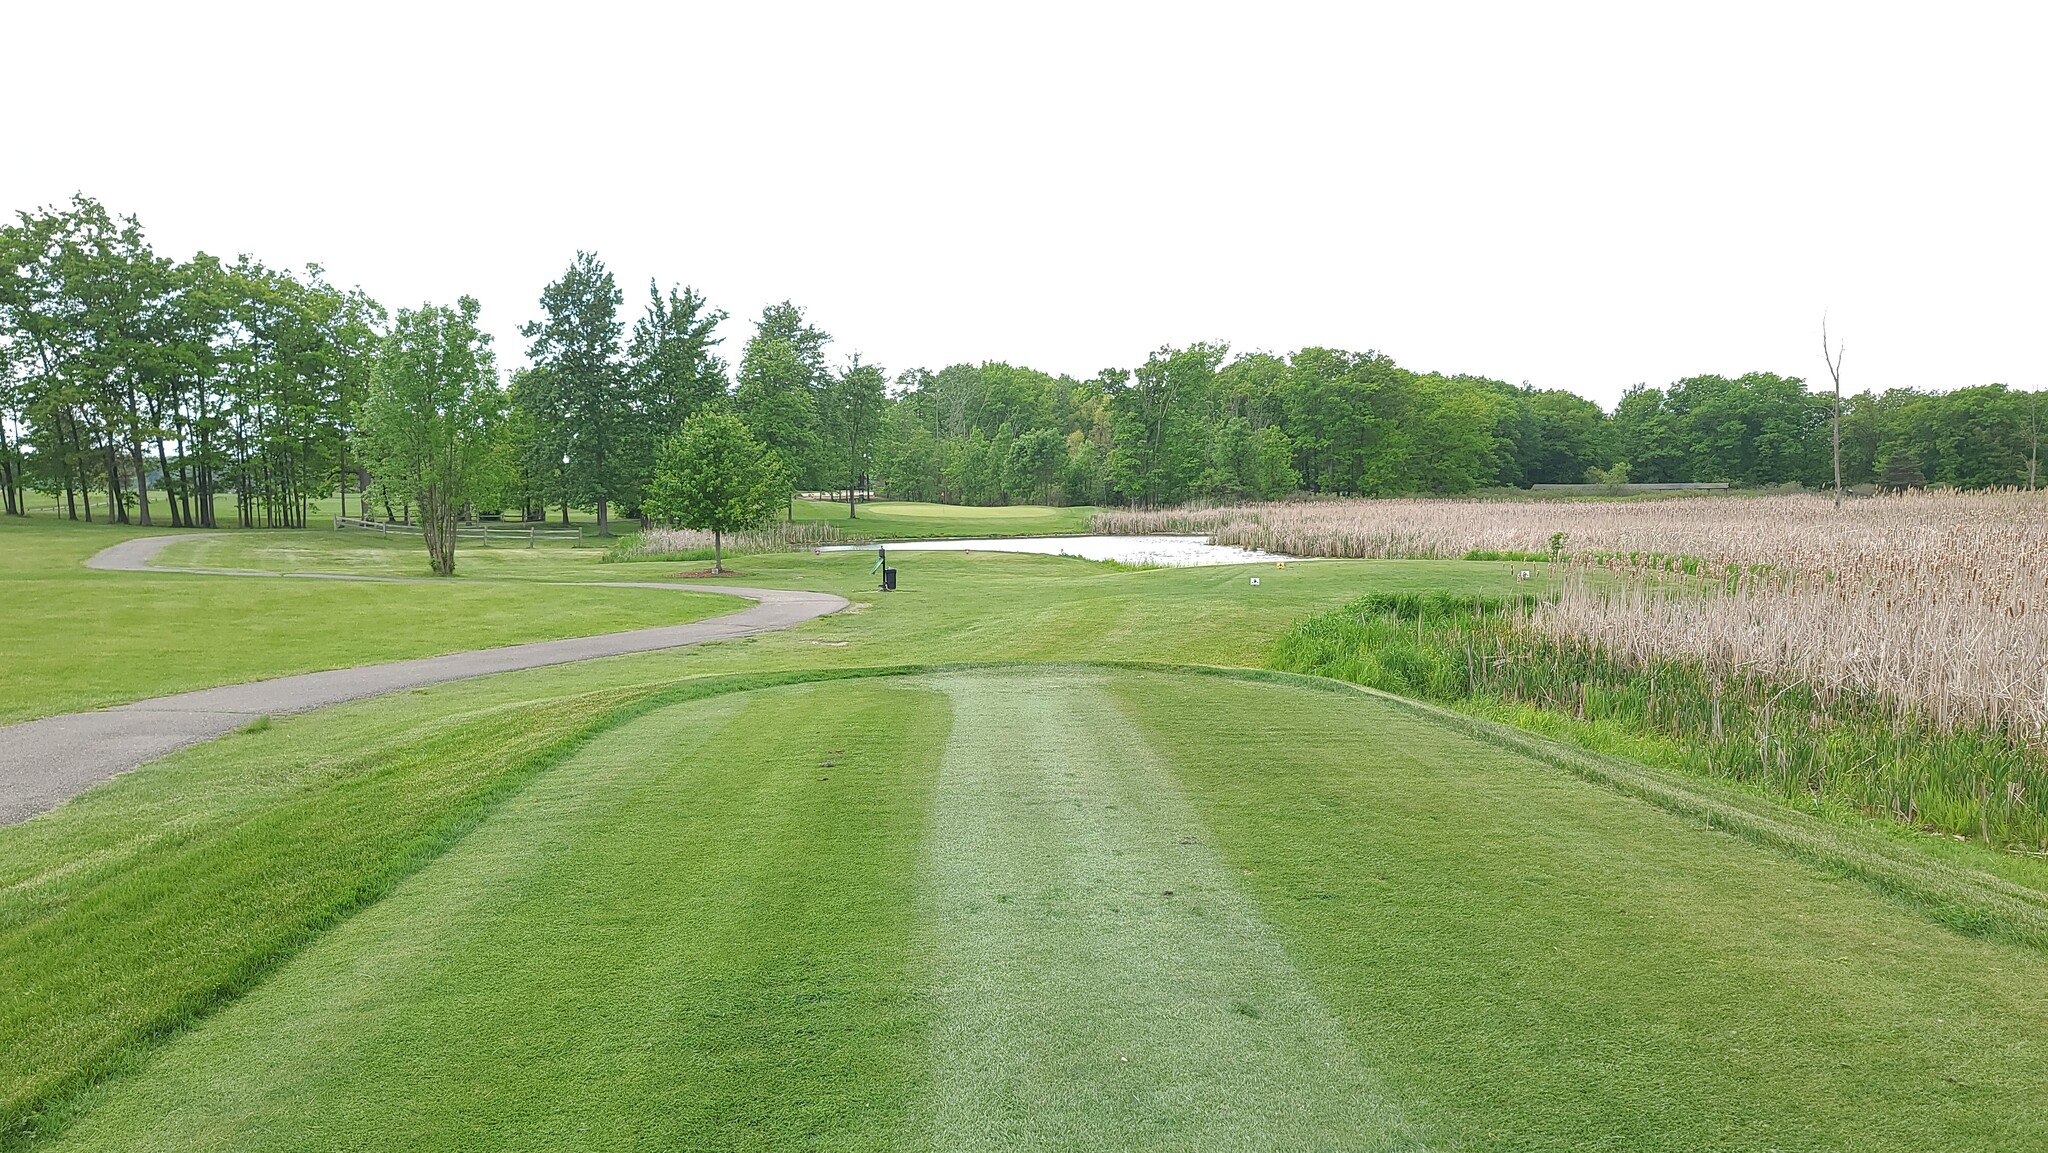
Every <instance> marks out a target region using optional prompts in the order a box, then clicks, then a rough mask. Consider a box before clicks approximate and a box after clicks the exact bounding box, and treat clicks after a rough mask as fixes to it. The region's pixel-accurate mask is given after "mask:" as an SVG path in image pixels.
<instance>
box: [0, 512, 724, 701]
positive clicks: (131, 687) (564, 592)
mask: <svg viewBox="0 0 2048 1153" xmlns="http://www.w3.org/2000/svg"><path fill="white" fill-rule="evenodd" d="M135 535H139V534H138V533H136V532H134V531H132V530H127V529H123V528H118V527H110V526H104V525H83V524H79V525H73V524H70V523H67V522H61V521H41V520H32V521H29V522H26V523H24V522H19V521H14V520H10V519H4V518H0V601H4V603H5V604H6V606H7V607H6V610H5V611H6V613H7V624H6V626H5V627H0V724H6V723H10V722H13V721H21V720H28V719H30V718H32V717H39V716H49V715H51V714H55V713H65V712H75V711H78V710H81V709H89V708H96V707H100V706H104V705H110V704H120V703H122V702H126V701H133V700H138V699H141V698H144V697H152V696H161V695H164V694H167V693H176V692H184V691H187V690H190V689H202V688H210V687H212V686H214V685H220V684H232V683H236V682H240V681H250V680H260V679H264V678H268V677H277V676H285V675H288V674H291V673H303V672H313V671H316V670H319V669H331V668H345V667H347V666H350V665H357V664H369V663H373V662H377V661H391V660H405V659H408V658H412V657H426V656H435V655H438V654H440V653H448V652H459V651H462V650H464V649H476V648H490V647H494V646H498V645H507V644H517V643H520V642H524V641H537V640H553V639H557V638H561V637H577V636H590V635H592V634H595V633H607V632H617V631H620V630H622V629H632V628H647V627H651V626H655V625H667V624H678V623H681V622H684V621H691V620H696V619H699V618H702V617H707V616H716V615H718V614H720V613H726V612H732V611H734V610H735V609H736V608H738V607H741V606H740V605H739V604H738V603H737V602H735V601H732V600H731V599H729V598H726V597H720V596H711V595H704V594H697V593H682V592H672V591H667V590H658V589H618V588H561V587H544V586H539V585H535V584H531V583H512V582H510V581H502V580H499V581H485V580H478V579H468V578H458V579H456V580H453V581H446V582H432V583H419V584H387V583H368V582H335V581H309V580H285V579H276V580H268V579H264V578H261V577H227V576H220V577H215V576H194V575H188V574H178V573H165V574H162V575H143V574H140V573H121V572H98V571H94V570H91V569H87V568H84V567H83V562H84V561H85V559H86V558H87V557H89V556H91V555H92V554H93V553H95V552H98V551H99V550H100V549H102V548H105V547H107V546H108V545H111V544H113V543H115V542H116V541H119V540H124V539H127V538H129V537H131V536H135ZM322 538H325V539H326V540H329V541H332V542H333V544H334V546H335V547H336V549H337V550H338V551H342V552H347V553H356V554H360V553H363V552H368V551H370V550H366V549H363V548H362V546H361V544H360V542H355V541H349V540H346V539H343V538H341V537H340V536H339V534H335V533H332V532H305V533H275V534H273V533H239V534H234V535H231V536H229V537H227V538H224V539H222V540H219V541H195V542H191V543H189V544H182V545H177V546H173V548H174V550H176V551H178V552H179V553H180V555H179V557H178V558H177V559H173V560H170V561H169V562H168V563H172V564H196V565H199V566H202V567H232V568H259V569H268V570H270V571H277V572H336V571H347V568H346V567H345V566H343V567H336V568H322V567H320V563H319V562H320V560H321V557H320V556H319V555H318V550H316V549H314V548H311V547H310V546H308V545H307V544H306V542H309V541H314V540H321V539H322ZM185 550H191V551H190V552H189V553H188V552H186V551H185ZM504 551H505V552H508V553H510V552H514V551H520V552H523V551H525V550H504ZM535 551H538V550H535ZM372 555H374V556H375V557H376V559H377V562H378V564H379V565H380V566H382V568H381V571H380V573H379V575H405V576H411V575H417V571H416V570H417V569H418V567H419V555H418V552H417V549H416V548H415V549H413V550H405V551H403V552H401V551H400V550H397V549H392V548H378V549H376V550H374V552H373V553H372ZM588 555H589V557H590V559H591V560H593V561H594V560H595V559H596V556H597V554H596V553H594V552H592V553H589V554H588ZM231 558H238V559H241V560H252V559H260V560H261V561H262V562H263V563H255V564H244V563H231V564H216V563H214V562H215V560H216V559H220V560H227V559H231ZM470 559H471V558H470V557H469V556H468V555H467V554H465V556H464V557H463V563H464V565H465V566H467V565H468V562H469V560H470ZM557 563H563V562H557ZM479 567H481V566H479ZM504 567H507V566H500V569H499V570H498V571H502V570H503V568H504ZM583 568H585V569H588V570H589V571H590V572H591V573H592V574H593V575H592V576H590V577H586V578H584V579H599V578H598V577H597V576H596V575H595V574H596V570H595V566H594V565H587V566H583ZM572 571H579V572H580V571H583V569H577V570H572Z"/></svg>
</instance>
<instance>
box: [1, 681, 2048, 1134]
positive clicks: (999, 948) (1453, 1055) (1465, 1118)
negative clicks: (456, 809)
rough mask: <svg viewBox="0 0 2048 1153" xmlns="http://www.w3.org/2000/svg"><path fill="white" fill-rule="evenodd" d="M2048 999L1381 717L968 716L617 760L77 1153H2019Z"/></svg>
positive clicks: (891, 711) (534, 800) (1700, 833)
mask: <svg viewBox="0 0 2048 1153" xmlns="http://www.w3.org/2000/svg"><path fill="white" fill-rule="evenodd" d="M550 672H552V670H551V671H550ZM475 688H476V686H475V685H470V686H449V687H448V691H449V695H450V697H451V698H461V697H463V696H464V694H465V692H469V691H473V690H474V689H475ZM436 691H437V692H440V691H443V690H436ZM451 703H452V701H451ZM358 707H359V706H350V708H352V709H353V708H358ZM418 707H420V706H414V705H407V706H405V709H407V710H411V709H417V708H418ZM334 711H335V712H341V711H343V710H334ZM401 711H404V710H401ZM320 723H321V720H320V718H318V717H309V718H302V719H299V720H297V721H294V722H292V724H293V725H303V726H305V727H306V728H308V729H312V728H316V727H318V725H319V724H320ZM237 739H246V740H248V741H250V742H252V745H251V747H252V748H256V747H259V746H261V745H263V744H265V743H267V742H272V741H273V739H275V740H279V741H288V740H290V739H292V735H291V734H289V733H286V734H276V733H265V734H258V735H256V736H253V737H249V738H237ZM195 752H196V751H195ZM199 759H201V758H197V757H194V756H193V755H192V754H185V755H183V756H181V758H178V759H176V760H174V761H173V762H166V768H167V769H169V770H170V772H171V773H172V774H186V775H189V774H191V773H193V772H195V771H197V770H196V768H195V767H192V766H193V762H196V761H197V760H199ZM180 762H183V764H184V765H185V766H186V767H175V768H174V767H172V766H174V765H178V764H179V763H180ZM226 766H227V762H226V761H219V762H217V763H216V767H215V769H214V771H215V772H216V773H223V772H225V773H230V774H231V773H232V771H233V770H230V769H228V768H227V767H226ZM139 776H146V774H143V775H139ZM216 783H217V784H219V785H225V784H226V783H227V781H226V780H225V779H221V778H216ZM124 784H125V782H124ZM128 787H129V788H130V789H131V790H133V789H134V788H135V787H136V786H133V785H130V786H128ZM330 787H331V786H330ZM60 812H61V811H60ZM31 827H33V826H31ZM337 831H338V830H337ZM108 835H109V836H110V837H113V836H117V834H115V833H109V834H108ZM12 847H13V846H10V845H9V844H8V842H7V841H6V839H5V838H4V837H0V849H4V848H12ZM117 856H118V854H117ZM63 883H64V882H61V881H58V880H55V879H47V878H46V879H37V880H32V881H30V882H29V883H28V884H27V886H26V889H27V891H28V892H29V893H31V894H34V893H41V892H45V891H47V890H48V889H50V888H51V887H52V886H61V885H62V884H63ZM22 892H23V886H22V885H21V884H20V883H17V884H16V885H15V887H14V888H12V889H10V890H9V893H10V897H9V899H10V900H11V901H14V902H17V903H20V902H23V901H25V900H30V898H25V897H23V896H21V895H20V894H21V893H22ZM20 916H21V914H20V912H19V911H17V912H16V913H15V914H14V915H13V917H12V918H11V919H14V920H18V919H19V917H20ZM2044 977H2048V964H2044V959H2043V955H2042V954H2041V953H2040V952H2039V951H2037V950H2034V949H2031V948H2027V947H2024V946H2019V945H2008V944H2001V943H1997V942H1993V941H1986V940H1977V939H1971V938H1967V937H1962V936H1958V935H1955V934H1953V933H1950V932H1947V931H1944V930H1940V929H1938V928H1935V927H1934V926H1932V924H1931V922H1929V921H1928V920H1927V919H1926V918H1924V917H1922V916H1920V915H1918V914H1916V913H1914V912H1912V911H1910V910H1907V909H1904V908H1902V907H1900V906H1898V905H1896V904H1894V903H1892V902H1890V901H1887V900H1886V899H1884V898H1882V897H1880V896H1878V895H1876V894H1874V893H1872V892H1871V891H1870V890H1868V889H1867V888H1865V887H1864V886H1862V885H1860V884H1857V883H1855V882H1851V881H1845V880H1841V879H1835V878H1831V877H1829V876H1828V875H1826V874H1824V873H1821V872H1816V871H1815V870H1813V869H1811V868H1810V867H1807V866H1804V865H1800V864H1796V863H1794V862H1791V861H1789V860H1787V859H1785V858H1783V857H1780V856H1778V855H1776V854H1774V853H1771V852H1769V851H1766V850H1763V849H1759V848H1756V847H1753V846H1751V845H1748V844H1745V843H1743V842H1741V841H1738V840H1735V839H1733V838H1729V837H1726V836H1723V835H1719V834H1716V833H1713V832H1711V831H1709V830H1707V829H1705V828H1703V827H1700V826H1698V825H1697V824H1695V823H1693V822H1690V821H1687V820H1684V819H1680V818H1677V817H1674V816H1671V815H1668V814H1666V813H1664V812H1662V811H1660V810H1658V809H1656V808H1653V807H1650V806H1647V805H1644V804H1642V803H1641V802H1638V801H1635V800H1632V799H1629V798H1627V797H1624V796H1622V795H1620V794H1617V793H1614V792H1611V791H1608V790H1605V789H1602V788H1600V787H1598V786H1595V785H1592V784H1588V783H1586V782H1584V781H1582V780H1579V779H1577V778H1575V777H1572V776H1570V775H1567V774H1564V773H1562V772H1559V771H1558V770H1556V769H1554V768H1551V767H1549V766H1547V765H1544V764H1542V763H1540V762H1538V761H1535V760H1531V759H1529V758H1528V757H1525V756H1522V755H1519V754H1515V753H1512V752H1508V751H1504V750H1503V749H1501V748H1499V747H1497V746H1494V745H1489V744H1486V743H1483V742H1480V741H1478V740H1475V739H1474V738H1472V737H1470V736H1466V735H1463V734H1461V733H1458V732H1456V731H1453V730H1451V729H1447V728H1445V727H1443V726H1442V725H1440V724H1437V723H1434V722H1431V721H1429V720H1426V719H1423V718H1420V717H1418V716H1416V715H1414V714H1412V713H1409V712H1407V711H1405V710H1403V709H1401V708H1399V707H1397V706H1393V705H1390V704H1386V703H1382V702H1378V701H1375V700H1373V699H1370V698H1366V697H1363V696H1359V695H1357V694H1354V693H1350V692H1344V693H1336V692H1328V691H1315V690H1311V689H1307V688H1302V687H1294V686H1292V685H1282V684H1268V683H1248V682H1244V681H1239V680H1230V679H1223V678H1217V677H1194V676H1188V675H1184V674H1174V673H1165V672H1137V671H1122V670H1116V669H1105V668H1075V667H1043V666H1041V667H1037V668H1020V669H991V670H982V671H972V670H967V671H939V672H934V673H929V674H923V675H913V676H909V677H900V678H890V679H884V680H859V681H843V682H832V683H818V684H797V685H790V686H787V687H781V688H762V689H757V690H754V691H751V692H746V693H743V694H739V695H732V694H728V695H723V696H716V697H711V698H707V699H700V700H694V701H692V700H677V701H675V702H674V703H670V704H666V705H662V706H661V707H659V708H656V709H654V710H653V711H634V712H632V713H629V714H626V715H623V716H622V717H621V719H620V720H618V721H617V722H616V723H612V724H609V725H608V727H606V728H605V729H604V731H602V732H601V733H600V734H599V735H597V736H596V737H595V738H594V739H591V740H589V741H588V742H587V743H584V744H581V745H580V746H578V747H576V748H574V749H572V750H570V751H568V752H567V753H566V755H565V756H564V757H561V758H559V759H557V760H554V761H552V762H551V763H550V764H549V765H548V766H546V767H541V768H539V769H538V770H537V775H535V776H533V777H532V779H531V783H529V784H527V785H526V786H525V787H524V788H523V789H520V790H519V791H518V792H517V793H516V794H514V795H511V796H510V799H509V800H506V801H504V802H503V803H502V804H500V805H498V806H497V807H496V808H494V809H491V810H489V811H488V814H487V815H486V816H484V818H483V823H482V824H481V825H480V826H479V827H478V828H477V829H476V830H475V831H474V832H472V833H470V834H469V835H468V836H467V837H465V838H463V839H461V840H460V841H458V842H455V843H454V844H453V845H452V847H450V848H448V849H447V851H446V852H444V853H442V854H441V855H439V856H438V857H435V858H433V859H432V860H430V861H427V862H425V863H424V865H423V867H421V868H419V870H418V871H417V872H416V873H413V874H412V875H411V876H410V878H409V879H405V880H402V881H399V882H398V883H397V884H396V887H395V888H393V889H392V890H391V892H390V895H389V896H387V897H385V898H384V899H382V900H381V901H377V902H376V903H374V904H371V905H369V906H368V907H367V908H364V909H363V910H362V911H361V912H359V913H357V914H356V915H354V916H353V917H351V918H349V919H348V920H346V921H345V922H343V923H341V924H340V925H339V926H337V927H336V928H334V929H332V930H331V931H328V932H326V933H325V934H322V935H320V936H318V937H316V938H313V939H311V940H310V942H309V943H307V944H306V945H305V946H304V948H303V949H302V951H300V952H298V954H297V955H296V957H295V958H293V959H290V960H288V961H286V962H285V963H284V964H283V966H282V968H280V969H278V970H277V971H276V973H275V974H274V975H272V976H271V977H270V978H269V979H268V980H265V981H263V982H262V983H261V984H259V985H257V986H256V987H255V988H254V989H253V991H251V992H250V993H248V995H246V996H244V997H242V998H241V999H240V1000H238V1001H235V1002H234V1003H232V1004H229V1005H228V1006H227V1007H225V1008H224V1009H222V1010H221V1011H219V1012H218V1013H216V1014H214V1015H213V1016H211V1017H210V1018H209V1019H207V1020H206V1021H204V1022H203V1023H201V1024H199V1025H198V1026H197V1027H196V1028H194V1029H192V1030H191V1031H189V1032H186V1033H184V1034H183V1035H182V1036H179V1037H177V1038H175V1039H173V1040H171V1041H170V1042H169V1043H167V1044H165V1045H163V1046H162V1047H161V1048H158V1049H156V1050H155V1051H154V1053H153V1054H152V1055H150V1056H149V1057H148V1058H147V1059H144V1060H137V1061H131V1062H129V1070H128V1071H127V1072H125V1073H122V1074H120V1075H117V1076H115V1077H113V1078H112V1079H111V1080H108V1081H106V1082H104V1083H103V1084H102V1085H101V1086H100V1087H99V1088H97V1089H94V1090H92V1091H90V1092H89V1093H88V1094H87V1095H86V1096H85V1097H83V1098H79V1099H76V1100H75V1102H74V1105H75V1107H76V1112H75V1120H74V1121H73V1123H72V1124H71V1125H70V1126H69V1128H68V1129H66V1130H65V1132H64V1133H63V1134H62V1139H61V1140H60V1141H59V1142H58V1143H57V1144H58V1146H59V1147H73V1148H80V1149H189V1148H195V1147H220V1148H249V1149H263V1148H279V1149H284V1148H291V1149H301V1148H303V1149H329V1148H388V1147H406V1148H421V1149H429V1148H450V1149H454V1148H474V1147H477V1146H479V1145H491V1146H495V1147H518V1148H533V1149H544V1148H563V1149H571V1148H589V1147H606V1146H618V1145H623V1144H642V1145H649V1146H655V1147H674V1148H703V1147H718V1148H732V1147H746V1148H820V1149H825V1148H830V1149H841V1148H914V1149H959V1148H984V1147H985V1148H1040V1149H1056V1148H1071V1149H1084V1148H1103V1147H1118V1148H1259V1149H1266V1148H1276V1149H1278V1148H1289V1149H1309V1148H1328V1149H1360V1148H1409V1147H1422V1146H1424V1145H1427V1146H1429V1147H1460V1148H1475V1149H1479V1148H1503V1149H1505V1148H1514V1149H1528V1148H1554V1149H1586V1148H1599V1149H1616V1150H1621V1149H1629V1150H1637V1149H1698V1148H1707V1147H1713V1148H1758V1149H1765V1148H1782V1149H1841V1148H1857V1149H1891V1148H1896V1149H1919V1148H1927V1147H1930V1146H1936V1147H1941V1148H1944V1149H1976V1148H1984V1149H2010V1148H2025V1147H2036V1146H2039V1145H2040V1144H2041V1143H2042V1142H2044V1141H2048V1115H2043V1114H2042V1113H2041V1112H2040V1110H2038V1109H2037V1108H2036V1107H2035V1102H2037V1101H2038V1100H2039V1096H2040V1094H2041V1093H2042V1092H2043V1090H2044V1089H2048V1073H2044V1072H2043V1070H2042V1067H2041V1065H2040V1063H2039V1062H2038V1061H2034V1060H2032V1059H2031V1058H2029V1057H2027V1056H2026V1054H2028V1053H2030V1052H2031V1047H2032V1045H2033V1043H2034V1039H2035V1038H2038V1037H2039V1036H2041V1035H2042V1031H2043V1029H2044V1028H2048V992H2044V991H2043V990H2044V989H2048V983H2044V981H2043V978H2044Z"/></svg>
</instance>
